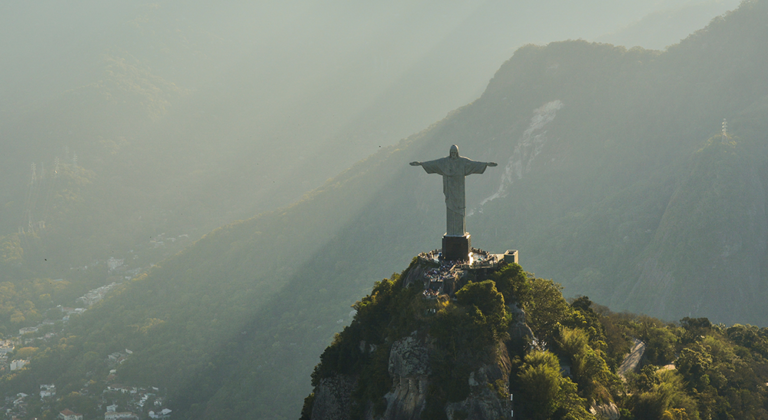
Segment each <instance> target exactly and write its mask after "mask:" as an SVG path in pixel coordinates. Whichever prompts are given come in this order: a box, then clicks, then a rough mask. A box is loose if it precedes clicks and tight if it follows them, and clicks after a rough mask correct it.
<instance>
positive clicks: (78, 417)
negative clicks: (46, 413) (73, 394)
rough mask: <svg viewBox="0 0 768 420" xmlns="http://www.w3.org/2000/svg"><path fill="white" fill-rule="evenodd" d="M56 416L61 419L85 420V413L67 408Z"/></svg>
mask: <svg viewBox="0 0 768 420" xmlns="http://www.w3.org/2000/svg"><path fill="white" fill-rule="evenodd" d="M56 418H57V419H61V420H83V415H82V414H78V413H75V412H74V411H72V410H70V409H68V408H65V409H64V410H62V411H60V412H59V415H58V416H57V417H56Z"/></svg>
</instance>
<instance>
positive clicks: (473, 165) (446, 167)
mask: <svg viewBox="0 0 768 420" xmlns="http://www.w3.org/2000/svg"><path fill="white" fill-rule="evenodd" d="M421 167H422V168H424V170H425V171H426V172H427V173H428V174H438V175H442V176H443V194H445V207H446V216H447V219H446V220H447V221H446V235H447V236H464V234H465V233H466V225H465V220H464V214H465V210H466V204H465V197H464V177H466V176H467V175H471V174H482V173H483V172H485V168H487V167H488V162H477V161H474V160H471V159H467V158H465V157H461V156H459V157H457V158H452V157H450V156H449V157H444V158H442V159H436V160H430V161H429V162H422V163H421Z"/></svg>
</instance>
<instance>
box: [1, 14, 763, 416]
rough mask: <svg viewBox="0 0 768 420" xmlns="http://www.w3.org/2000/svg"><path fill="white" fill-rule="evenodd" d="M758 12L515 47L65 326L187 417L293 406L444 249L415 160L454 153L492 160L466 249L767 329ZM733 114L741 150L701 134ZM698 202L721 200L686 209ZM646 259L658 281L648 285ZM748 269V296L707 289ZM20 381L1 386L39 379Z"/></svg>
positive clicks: (427, 181)
mask: <svg viewBox="0 0 768 420" xmlns="http://www.w3.org/2000/svg"><path fill="white" fill-rule="evenodd" d="M767 16H768V2H766V1H760V2H750V3H745V4H743V5H742V6H741V7H740V8H739V9H738V10H736V11H735V12H733V13H731V14H729V15H727V16H726V17H725V18H723V19H719V20H716V21H714V22H713V23H712V24H710V26H708V27H707V28H706V29H704V30H702V31H699V32H697V33H696V34H694V35H693V36H691V37H689V38H688V39H686V40H685V41H683V42H682V43H681V44H679V45H677V46H674V47H671V48H669V49H668V50H667V51H665V52H663V53H662V52H658V51H647V50H642V49H631V50H626V49H625V48H622V47H613V46H609V45H600V44H589V43H587V42H584V41H568V42H560V43H553V44H549V45H547V46H546V47H537V46H526V47H523V48H521V49H519V50H518V51H517V52H516V53H515V55H514V56H513V57H512V58H511V59H510V60H509V61H508V62H506V63H505V64H504V65H503V66H502V67H501V68H500V69H499V71H498V72H497V73H496V75H495V76H494V78H493V79H492V80H491V82H490V83H489V85H488V88H487V89H486V91H485V92H484V94H483V95H482V96H481V97H480V98H479V99H478V100H476V101H474V102H473V103H471V104H469V105H467V106H465V107H462V108H459V109H457V110H456V111H454V112H452V113H451V114H450V115H448V116H447V117H446V118H445V119H444V120H442V121H440V122H438V123H436V124H434V125H433V126H431V127H429V128H428V129H426V130H424V131H423V132H421V133H418V134H416V135H414V136H411V137H409V138H408V139H405V140H403V141H402V142H400V143H399V144H398V145H396V146H392V147H387V148H382V151H381V152H379V153H377V154H374V155H373V156H371V157H370V158H368V159H366V160H364V161H361V162H360V163H358V164H357V165H355V166H354V167H352V168H351V169H349V170H347V171H345V172H344V173H343V174H341V175H340V176H338V177H336V178H334V179H332V180H330V181H329V182H327V183H326V184H325V185H324V186H323V187H322V188H320V189H318V190H316V191H315V192H313V193H312V194H310V195H308V196H306V197H305V198H304V199H303V200H302V201H300V202H299V203H297V204H295V205H293V206H290V207H288V208H285V209H282V210H279V211H275V212H272V213H268V214H263V215H261V216H259V217H256V218H254V219H250V220H246V221H242V222H238V223H235V224H233V225H230V226H227V227H225V228H222V229H219V230H217V231H215V232H213V233H211V234H209V235H207V236H206V237H205V238H203V239H202V240H200V241H199V242H198V243H197V244H196V245H195V246H194V247H191V248H190V249H187V250H185V251H183V252H182V253H180V254H179V255H177V256H176V257H173V258H170V259H169V260H167V261H166V262H164V263H163V264H162V266H161V267H157V268H155V269H154V270H152V271H151V272H150V273H149V274H148V275H147V276H145V277H142V278H140V279H138V280H136V281H134V282H132V283H131V284H130V285H129V286H128V287H126V289H125V290H124V291H123V292H122V293H121V294H120V295H118V296H115V297H114V298H112V299H108V300H107V301H106V302H104V303H103V304H102V305H101V306H99V307H95V308H94V309H93V310H91V311H89V312H87V313H86V314H85V315H84V316H83V317H82V318H81V319H80V320H78V321H77V322H73V325H72V326H71V331H70V333H71V334H73V335H74V336H77V338H73V339H72V342H73V343H79V344H78V345H80V346H82V348H89V349H90V348H92V349H97V351H98V352H99V353H103V354H108V353H109V352H110V351H116V350H119V349H124V348H132V349H140V350H134V355H133V356H132V357H131V358H130V359H129V360H128V362H126V363H125V364H124V365H121V367H120V368H119V369H118V377H119V378H120V380H121V381H124V382H125V383H145V384H158V385H159V384H163V385H167V386H168V387H169V388H170V389H171V392H172V394H173V396H174V398H173V408H174V410H175V411H176V412H178V413H182V414H181V415H182V417H185V418H232V417H237V416H246V415H247V416H248V417H256V418H295V417H296V413H298V410H299V408H300V401H301V398H302V397H303V396H304V395H306V393H307V392H308V391H309V384H308V383H307V379H306V378H307V377H308V376H307V375H308V372H309V371H310V369H311V367H312V366H313V365H314V364H315V363H316V355H317V354H320V352H321V351H322V349H323V348H324V347H325V346H326V345H327V343H328V342H330V341H331V338H332V336H333V333H334V332H336V331H338V330H339V329H340V328H341V325H343V324H345V323H346V322H347V321H348V319H349V316H350V315H349V311H350V308H349V306H350V305H352V304H353V303H354V302H355V301H356V300H357V299H359V297H360V296H363V295H364V294H365V293H367V292H368V287H369V285H370V284H371V283H372V282H373V281H374V280H378V279H381V278H382V277H388V275H389V274H390V273H389V272H388V271H389V270H391V267H396V266H404V265H405V264H406V263H407V261H408V260H409V259H410V256H412V255H414V254H417V253H418V252H421V251H423V250H429V249H434V248H436V247H438V246H439V243H440V235H441V234H442V232H443V229H444V219H443V217H444V202H443V196H442V191H441V190H442V188H441V180H440V179H439V177H436V176H433V175H427V174H425V173H423V171H420V170H418V169H416V168H411V167H409V166H408V165H407V163H408V162H410V161H413V160H428V159H434V158H437V157H441V156H444V155H446V154H447V152H448V148H449V146H450V145H451V144H458V145H459V146H460V151H461V152H462V154H463V155H466V156H468V157H470V158H473V159H476V160H484V161H490V160H495V161H497V162H499V163H500V165H499V167H498V168H491V169H489V170H488V171H487V172H486V173H485V174H483V175H476V176H472V177H469V178H468V180H467V203H468V204H469V208H468V210H469V211H470V212H471V214H472V215H471V216H468V220H467V226H468V230H469V232H470V233H471V234H472V235H473V245H475V246H477V247H479V248H483V249H487V250H491V251H503V250H505V249H510V248H516V249H520V250H521V256H522V261H523V262H524V263H525V265H526V267H528V268H531V269H532V270H533V271H535V272H537V274H538V275H539V277H542V276H544V277H554V278H557V279H558V280H559V281H562V283H563V284H564V285H565V287H566V293H567V294H583V295H589V296H590V297H591V298H592V299H594V300H595V301H597V302H605V303H610V304H611V306H613V307H614V308H615V309H617V310H624V309H631V310H636V311H644V310H648V311H649V312H651V311H652V310H655V311H654V312H651V313H650V315H653V316H659V317H663V318H667V319H676V318H680V317H682V316H687V315H688V314H691V316H694V317H695V316H702V315H705V316H708V317H711V318H712V319H713V320H714V321H716V322H729V323H730V322H737V321H738V322H750V323H757V324H761V323H764V319H765V315H766V314H765V312H764V311H765V310H764V309H763V306H761V305H759V303H760V302H762V300H764V296H762V295H760V294H759V290H758V289H754V285H755V284H756V283H757V282H759V281H760V280H761V279H762V277H756V276H762V274H757V273H758V269H757V267H762V264H763V261H764V257H763V256H761V255H760V252H761V251H760V250H761V249H762V248H761V246H763V245H761V244H762V243H764V239H761V237H760V235H761V232H762V230H761V229H762V228H760V227H759V226H760V223H757V224H756V225H752V224H751V222H750V220H755V221H758V220H759V215H760V209H761V208H762V207H761V206H763V207H764V203H762V204H761V202H760V201H761V200H764V198H763V197H765V193H764V192H760V191H759V188H761V186H762V185H766V184H765V183H766V180H765V179H764V178H765V177H766V176H767V175H768V172H766V165H765V162H766V161H768V159H767V158H766V157H767V156H768V153H766V152H767V151H768V150H767V149H766V145H767V144H768V142H766V138H765V134H764V133H766V132H768V131H767V130H766V128H768V127H766V125H768V123H766V121H768V119H766V118H765V115H766V114H765V113H766V110H768V107H766V106H765V104H766V103H768V101H766V98H768V85H766V84H765V83H764V82H763V77H762V75H763V74H765V72H766V71H768V54H766V52H765V49H764V48H763V46H762V43H761V41H760V40H764V39H768V34H767V33H766V27H765V26H764V23H763V22H764V21H765V19H766V17H767ZM724 117H725V118H728V119H729V121H730V126H731V127H732V133H731V134H732V135H733V138H732V139H731V140H732V141H733V142H734V143H735V144H725V145H721V144H719V143H718V142H719V141H720V140H719V139H718V138H715V140H713V141H712V142H711V144H708V143H707V139H710V138H712V136H713V135H715V134H716V133H717V132H718V130H719V128H720V123H721V122H722V119H723V118H724ZM699 150H702V151H701V152H698V151H699ZM718 165H720V166H718ZM733 165H737V168H733ZM713 177H714V178H716V180H712V179H711V178H713ZM718 177H719V178H718ZM733 183H737V184H739V183H740V185H738V186H737V187H734V186H733V185H732V184H733ZM730 190H733V191H730ZM756 190H757V191H756ZM726 199H729V200H726ZM740 201H743V202H740ZM703 205H713V206H717V207H716V208H713V209H705V211H702V212H701V214H702V217H701V218H692V217H689V216H688V214H687V213H689V212H691V211H692V210H693V209H698V208H699V207H700V206H703ZM708 211H712V212H713V214H714V215H719V214H727V215H729V218H728V219H726V220H724V222H725V223H726V225H724V226H719V225H718V226H715V229H714V230H713V229H712V228H710V229H709V230H707V229H706V227H707V226H713V225H715V224H717V223H719V219H718V218H717V217H716V216H708V215H707V212H708ZM745 217H747V218H746V219H745ZM750 217H751V218H752V219H750ZM699 223H702V224H704V225H705V226H704V228H705V229H702V226H699ZM755 226H757V228H755ZM734 229H740V230H742V229H749V231H748V232H744V231H741V232H738V235H739V236H738V238H743V239H741V243H742V247H741V248H740V249H738V250H737V249H736V248H734V247H733V246H732V245H733V244H736V243H738V240H732V238H731V237H729V236H728V235H726V236H724V237H723V238H724V241H725V242H723V244H724V245H728V249H730V250H731V251H733V253H729V254H728V255H723V254H722V249H721V250H720V251H719V252H718V253H716V254H715V255H714V256H712V258H708V259H707V261H709V262H712V261H713V260H714V261H716V262H717V264H718V265H720V264H722V267H725V268H724V269H723V271H720V268H718V269H717V270H711V269H708V268H707V267H706V266H705V267H697V266H695V265H696V264H697V263H698V262H699V261H701V260H700V259H701V258H706V257H703V256H702V255H707V256H711V254H709V252H710V251H711V250H710V249H709V248H708V241H711V240H712V239H711V238H712V236H711V234H710V231H712V232H714V233H712V234H714V235H715V239H717V238H718V236H717V235H720V234H729V233H730V232H729V231H730V230H734ZM681 232H682V233H681ZM734 238H737V237H735V236H734ZM718 240H719V239H718ZM702 250H703V251H705V253H704V254H702ZM656 251H659V252H660V253H656ZM729 252H730V251H729ZM666 254H670V255H674V256H675V258H676V259H675V260H674V261H673V260H671V259H665V255H666ZM651 257H653V258H657V259H658V260H659V261H660V262H659V264H658V265H657V266H656V267H659V270H660V271H661V273H660V274H657V273H653V276H652V277H649V276H648V275H644V274H643V273H644V272H643V269H644V267H645V265H644V264H643V262H644V261H646V260H647V259H648V258H651ZM744 261H749V263H742V262H744ZM726 269H727V272H728V275H727V278H723V277H724V276H723V273H724V272H726ZM689 273H695V274H689ZM649 279H650V280H653V281H658V279H673V280H674V281H673V282H672V281H670V284H669V287H670V288H669V289H668V290H677V291H683V293H685V294H687V295H689V296H690V295H695V296H696V298H695V299H694V300H681V297H685V295H679V294H662V293H660V291H659V290H657V289H656V288H657V287H658V286H657V285H656V283H653V282H651V281H650V280H649ZM741 279H744V283H743V284H744V285H745V286H744V289H743V290H744V295H745V299H746V301H743V302H741V303H740V304H739V305H731V304H730V302H729V304H728V305H723V304H722V302H721V300H722V297H721V296H719V295H717V292H718V290H719V289H711V290H712V292H714V293H712V292H710V291H708V290H707V288H708V287H710V286H711V285H719V284H728V285H730V284H733V285H736V286H738V285H739V284H742V283H740V282H741V281H742V280H741ZM633 289H634V291H633V292H632V293H631V294H630V290H633ZM733 289H734V290H738V287H733ZM755 290H758V293H755V292H754V291H755ZM656 311H657V312H656ZM64 350H65V349H61V350H60V351H62V352H64ZM52 351H53V352H54V354H59V353H55V351H58V350H52ZM63 354H64V353H61V357H64V356H63ZM172 356H173V357H172ZM66 357H74V358H75V359H76V360H80V361H82V360H83V359H82V358H83V357H85V356H84V355H82V354H81V355H79V356H77V355H74V356H73V355H68V356H66ZM46 360H49V361H50V360H53V359H46V358H41V359H39V360H33V361H32V363H31V364H30V372H32V373H30V374H29V375H34V378H36V379H38V380H40V381H47V382H45V383H48V382H50V381H63V382H67V383H71V384H73V385H72V387H73V388H72V390H74V389H76V388H75V387H76V385H75V382H74V381H72V380H64V379H62V378H75V377H79V376H78V375H79V374H80V373H84V372H80V371H79V369H81V368H80V366H81V365H82V363H74V362H73V363H69V364H62V363H59V364H54V363H52V362H46ZM32 377H33V376H25V375H19V376H18V377H17V378H16V379H14V380H13V381H11V382H9V383H8V384H6V386H7V387H8V388H6V389H9V390H14V389H19V387H21V385H22V384H25V385H24V386H27V387H33V386H36V385H34V381H33V380H32V379H30V378H32ZM57 383H58V382H57ZM14 387H15V388H14Z"/></svg>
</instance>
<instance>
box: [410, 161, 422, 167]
mask: <svg viewBox="0 0 768 420" xmlns="http://www.w3.org/2000/svg"><path fill="white" fill-rule="evenodd" d="M411 166H421V162H419V161H413V162H411Z"/></svg>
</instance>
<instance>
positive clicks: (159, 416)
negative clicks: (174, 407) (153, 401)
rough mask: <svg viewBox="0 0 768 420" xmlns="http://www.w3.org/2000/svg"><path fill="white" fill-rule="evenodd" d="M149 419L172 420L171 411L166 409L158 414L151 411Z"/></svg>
mask: <svg viewBox="0 0 768 420" xmlns="http://www.w3.org/2000/svg"><path fill="white" fill-rule="evenodd" d="M149 417H151V418H153V419H169V418H171V410H169V409H167V408H164V409H162V411H158V412H154V411H150V412H149Z"/></svg>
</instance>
